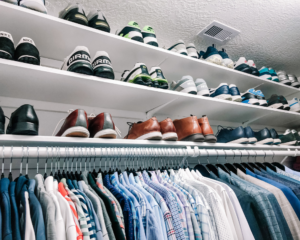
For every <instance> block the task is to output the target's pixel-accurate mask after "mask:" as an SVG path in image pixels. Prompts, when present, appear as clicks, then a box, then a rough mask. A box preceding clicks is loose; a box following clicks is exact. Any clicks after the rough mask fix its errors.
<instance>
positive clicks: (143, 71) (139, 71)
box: [121, 63, 152, 87]
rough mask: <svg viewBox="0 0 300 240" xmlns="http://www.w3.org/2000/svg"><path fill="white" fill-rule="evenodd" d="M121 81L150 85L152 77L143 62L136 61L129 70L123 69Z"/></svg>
mask: <svg viewBox="0 0 300 240" xmlns="http://www.w3.org/2000/svg"><path fill="white" fill-rule="evenodd" d="M121 81H123V82H129V83H135V84H139V85H143V86H148V87H152V78H151V77H150V75H149V72H148V69H147V67H146V65H145V64H144V63H136V64H135V65H134V67H133V69H132V70H131V71H129V70H125V71H124V72H123V74H122V76H121Z"/></svg>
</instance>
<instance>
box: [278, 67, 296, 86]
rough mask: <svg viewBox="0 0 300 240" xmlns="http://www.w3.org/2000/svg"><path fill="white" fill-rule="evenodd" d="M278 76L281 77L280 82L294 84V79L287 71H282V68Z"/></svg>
mask: <svg viewBox="0 0 300 240" xmlns="http://www.w3.org/2000/svg"><path fill="white" fill-rule="evenodd" d="M277 76H278V79H279V83H281V84H285V85H288V86H291V85H292V81H291V80H290V79H289V77H288V75H287V74H286V72H285V71H282V70H280V71H278V72H277Z"/></svg>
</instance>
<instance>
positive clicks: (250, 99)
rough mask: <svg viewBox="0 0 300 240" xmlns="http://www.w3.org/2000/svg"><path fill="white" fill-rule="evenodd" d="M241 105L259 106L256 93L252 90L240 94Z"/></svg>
mask: <svg viewBox="0 0 300 240" xmlns="http://www.w3.org/2000/svg"><path fill="white" fill-rule="evenodd" d="M242 103H246V104H250V105H259V100H258V99H257V96H256V91H255V90H254V88H251V89H248V90H247V91H246V92H245V93H243V94H242Z"/></svg>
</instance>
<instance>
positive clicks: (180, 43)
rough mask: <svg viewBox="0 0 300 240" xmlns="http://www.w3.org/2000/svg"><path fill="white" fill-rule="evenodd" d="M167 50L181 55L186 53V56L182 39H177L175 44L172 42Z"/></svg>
mask: <svg viewBox="0 0 300 240" xmlns="http://www.w3.org/2000/svg"><path fill="white" fill-rule="evenodd" d="M168 50H170V51H172V52H176V53H179V54H182V55H186V56H187V55H188V54H187V50H186V47H185V45H184V41H182V40H179V41H178V42H177V43H176V44H174V45H173V46H172V47H170V48H169V49H168Z"/></svg>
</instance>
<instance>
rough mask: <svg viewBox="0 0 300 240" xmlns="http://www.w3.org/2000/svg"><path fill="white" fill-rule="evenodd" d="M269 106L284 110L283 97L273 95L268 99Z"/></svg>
mask: <svg viewBox="0 0 300 240" xmlns="http://www.w3.org/2000/svg"><path fill="white" fill-rule="evenodd" d="M268 106H269V107H270V108H276V109H283V108H284V107H283V102H282V99H281V96H278V95H277V94H273V95H272V96H271V97H270V98H269V99H268Z"/></svg>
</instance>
